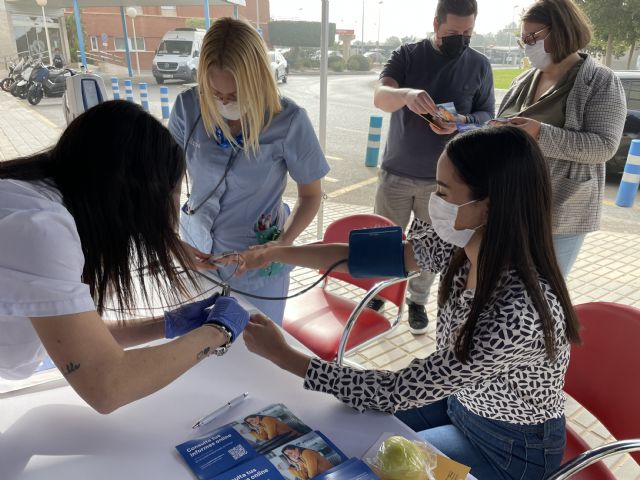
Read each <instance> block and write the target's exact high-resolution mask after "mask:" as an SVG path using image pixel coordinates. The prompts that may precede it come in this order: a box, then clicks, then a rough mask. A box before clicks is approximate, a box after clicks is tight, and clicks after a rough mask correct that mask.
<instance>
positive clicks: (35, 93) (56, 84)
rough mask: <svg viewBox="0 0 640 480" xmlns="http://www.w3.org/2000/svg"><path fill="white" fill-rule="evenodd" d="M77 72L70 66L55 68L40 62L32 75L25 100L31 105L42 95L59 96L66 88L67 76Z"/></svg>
mask: <svg viewBox="0 0 640 480" xmlns="http://www.w3.org/2000/svg"><path fill="white" fill-rule="evenodd" d="M77 73H78V72H76V71H75V70H72V69H70V68H61V69H56V68H53V67H45V66H44V65H43V64H42V63H40V64H39V65H38V66H37V67H36V70H35V73H34V74H33V75H32V76H33V80H32V82H31V85H30V86H29V90H28V91H27V101H28V102H29V103H30V104H31V105H37V104H38V103H40V100H42V98H43V97H47V98H49V97H61V96H62V95H63V94H64V92H65V91H66V89H67V78H68V77H70V76H72V75H76V74H77Z"/></svg>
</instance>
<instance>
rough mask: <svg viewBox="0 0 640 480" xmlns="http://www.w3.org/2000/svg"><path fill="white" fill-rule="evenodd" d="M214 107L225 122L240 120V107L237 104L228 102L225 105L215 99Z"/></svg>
mask: <svg viewBox="0 0 640 480" xmlns="http://www.w3.org/2000/svg"><path fill="white" fill-rule="evenodd" d="M216 106H217V107H218V111H219V112H220V115H222V116H223V117H224V118H226V119H227V120H240V117H241V116H242V114H241V113H240V105H238V102H228V103H227V104H226V105H225V104H224V103H222V102H221V101H220V100H219V99H217V98H216Z"/></svg>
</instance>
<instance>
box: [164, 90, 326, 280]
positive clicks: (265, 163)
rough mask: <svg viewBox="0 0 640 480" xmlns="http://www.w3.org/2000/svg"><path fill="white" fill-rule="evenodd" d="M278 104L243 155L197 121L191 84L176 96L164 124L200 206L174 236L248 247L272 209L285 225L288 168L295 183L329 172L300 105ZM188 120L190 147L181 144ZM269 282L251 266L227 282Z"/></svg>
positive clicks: (225, 247)
mask: <svg viewBox="0 0 640 480" xmlns="http://www.w3.org/2000/svg"><path fill="white" fill-rule="evenodd" d="M281 103H282V111H281V112H280V113H278V114H277V115H275V116H274V118H273V120H272V122H271V124H270V125H269V127H268V128H267V129H265V130H264V131H263V132H262V134H261V135H260V140H259V141H260V149H259V150H258V152H257V153H255V154H247V153H246V152H245V151H244V150H243V149H240V150H235V149H234V148H231V147H223V146H221V145H219V144H218V142H216V140H215V139H214V138H210V137H209V135H208V134H207V132H206V130H205V128H204V123H203V122H202V120H201V119H200V120H197V119H198V116H199V114H200V106H199V102H198V94H197V88H195V87H194V88H192V89H190V90H187V91H185V92H183V93H181V94H180V95H178V97H177V99H176V102H175V104H174V107H173V110H172V112H171V118H170V119H169V125H168V126H169V130H170V131H171V133H172V134H173V136H174V138H175V139H176V141H177V142H178V144H179V145H182V147H183V148H184V149H185V154H186V158H187V170H188V172H189V180H190V182H191V196H190V198H189V200H188V203H189V204H190V206H191V208H193V207H194V206H198V205H200V207H199V208H198V209H197V210H196V212H195V213H193V214H191V215H187V214H185V213H184V211H182V212H181V215H180V235H181V237H182V238H183V240H185V241H186V242H187V243H189V244H191V245H193V246H194V247H196V248H198V249H199V250H201V251H203V252H211V253H216V254H219V253H223V252H228V251H238V252H240V251H243V250H246V249H247V248H248V247H249V246H251V245H256V244H257V243H258V242H257V240H256V234H255V230H254V229H255V228H256V226H257V223H258V222H259V220H260V218H261V216H262V215H264V216H267V215H270V216H271V217H270V218H271V223H276V224H277V225H278V226H279V227H280V228H282V226H283V225H284V222H285V220H286V217H287V216H288V211H287V210H286V209H285V207H284V204H283V203H282V194H283V193H284V189H285V186H286V184H287V173H288V174H289V175H290V176H291V178H293V180H294V181H295V182H296V183H298V184H308V183H312V182H314V181H316V180H319V179H321V178H322V177H324V176H325V175H326V174H327V173H328V172H329V165H328V164H327V161H326V159H325V157H324V154H323V153H322V149H321V148H320V144H319V142H318V139H317V137H316V134H315V132H314V130H313V126H312V125H311V122H310V120H309V117H308V116H307V113H306V111H305V110H304V109H302V108H300V107H299V106H298V105H296V103H295V102H293V101H292V100H290V99H288V98H284V97H283V98H281ZM196 121H197V125H196ZM194 125H196V126H195V129H194V130H193V134H192V135H191V138H190V140H189V145H185V142H186V141H187V138H186V137H187V136H188V135H189V132H190V131H191V129H192V128H193V126H194ZM232 156H235V157H236V158H235V159H234V160H233V164H232V166H231V168H230V170H229V172H228V173H227V176H226V178H225V179H224V180H223V181H222V183H221V184H220V186H219V187H218V189H217V190H216V191H215V193H214V194H213V195H212V196H211V197H210V198H209V199H208V200H206V198H207V196H209V195H210V194H211V192H212V191H213V190H214V188H215V187H216V185H217V184H218V182H219V181H220V179H221V178H222V177H223V176H224V171H225V167H226V166H227V164H228V162H229V160H230V159H231V157H232ZM202 202H204V203H202ZM201 204H202V205H201ZM290 270H291V269H290V268H288V269H285V270H284V271H282V272H281V274H288V273H289V272H290ZM232 272H233V267H227V269H226V271H223V272H220V273H221V276H222V277H223V278H224V277H226V275H225V274H226V273H228V274H231V273H232ZM268 280H269V277H264V276H260V275H259V273H258V271H251V272H248V273H246V274H245V275H243V276H242V277H240V278H238V279H235V280H234V282H233V284H234V285H235V286H237V287H239V288H242V287H244V288H245V289H247V290H249V291H250V290H252V289H255V288H259V287H261V286H263V285H264V284H265V283H266V282H267V281H268Z"/></svg>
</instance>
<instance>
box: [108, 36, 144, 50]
mask: <svg viewBox="0 0 640 480" xmlns="http://www.w3.org/2000/svg"><path fill="white" fill-rule="evenodd" d="M114 41H115V46H116V51H117V52H124V38H123V37H116V38H114ZM129 50H131V51H132V52H135V51H136V50H137V51H138V52H144V51H145V50H146V49H145V43H144V38H143V37H137V38H136V39H135V41H134V39H133V38H131V37H129Z"/></svg>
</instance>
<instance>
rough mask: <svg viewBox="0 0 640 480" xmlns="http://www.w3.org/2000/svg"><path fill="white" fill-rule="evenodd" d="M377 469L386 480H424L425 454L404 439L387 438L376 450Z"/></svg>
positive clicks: (397, 437) (398, 437)
mask: <svg viewBox="0 0 640 480" xmlns="http://www.w3.org/2000/svg"><path fill="white" fill-rule="evenodd" d="M376 460H377V465H376V466H377V467H378V469H379V470H380V471H381V472H384V478H385V479H388V480H421V479H423V478H425V472H426V466H427V465H426V460H425V452H423V451H422V449H421V448H420V447H419V446H418V445H417V444H415V443H414V442H412V441H411V440H408V439H406V438H404V437H400V436H393V437H389V438H387V439H386V440H385V441H384V442H383V443H382V444H381V445H380V448H379V449H378V456H377V458H376Z"/></svg>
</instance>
